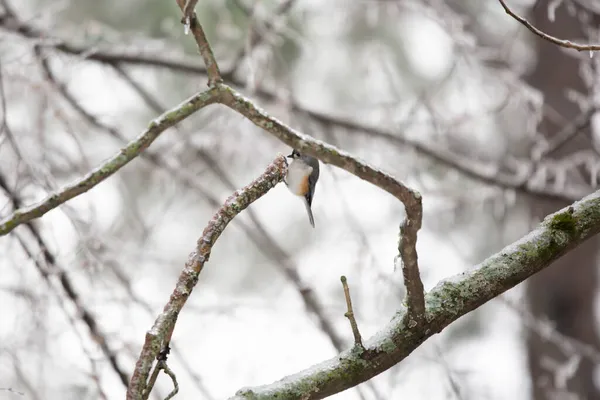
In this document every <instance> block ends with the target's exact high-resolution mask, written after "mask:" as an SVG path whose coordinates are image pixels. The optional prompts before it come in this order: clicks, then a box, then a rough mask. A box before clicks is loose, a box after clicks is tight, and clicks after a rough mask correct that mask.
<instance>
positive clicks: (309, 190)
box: [285, 150, 319, 228]
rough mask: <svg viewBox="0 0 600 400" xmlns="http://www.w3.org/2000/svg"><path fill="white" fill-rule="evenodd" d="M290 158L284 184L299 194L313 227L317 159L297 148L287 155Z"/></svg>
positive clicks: (317, 175)
mask: <svg viewBox="0 0 600 400" xmlns="http://www.w3.org/2000/svg"><path fill="white" fill-rule="evenodd" d="M287 157H288V158H291V159H292V162H291V163H290V165H289V167H288V172H287V175H286V177H285V184H286V185H287V186H288V188H289V189H290V191H291V192H292V193H294V194H295V195H296V196H301V197H302V200H304V205H305V206H306V211H307V212H308V219H309V221H310V224H311V225H312V227H313V228H314V227H315V220H314V218H313V214H312V209H311V208H310V207H311V205H312V201H313V197H314V196H315V187H316V186H317V181H318V180H319V160H317V159H316V158H314V157H311V156H307V155H303V154H300V152H299V151H298V150H294V151H292V154H290V155H289V156H287Z"/></svg>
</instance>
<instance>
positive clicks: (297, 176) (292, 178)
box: [285, 162, 312, 196]
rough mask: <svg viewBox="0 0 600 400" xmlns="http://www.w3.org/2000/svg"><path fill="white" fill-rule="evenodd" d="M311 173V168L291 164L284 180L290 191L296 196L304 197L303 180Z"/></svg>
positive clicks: (304, 185) (295, 163)
mask: <svg viewBox="0 0 600 400" xmlns="http://www.w3.org/2000/svg"><path fill="white" fill-rule="evenodd" d="M311 172H312V167H310V166H308V165H301V164H299V163H297V162H292V163H291V164H290V166H289V168H288V172H287V176H286V178H285V180H286V182H287V185H288V188H289V189H290V191H291V192H292V193H294V194H295V195H296V196H304V195H305V194H306V183H305V179H306V177H307V176H308V175H310V173H311Z"/></svg>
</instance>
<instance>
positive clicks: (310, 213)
mask: <svg viewBox="0 0 600 400" xmlns="http://www.w3.org/2000/svg"><path fill="white" fill-rule="evenodd" d="M302 200H304V205H305V206H306V212H307V213H308V219H309V221H310V224H311V225H312V227H313V228H314V227H315V219H314V218H313V213H312V209H311V208H310V204H308V201H307V200H306V199H304V198H303V199H302Z"/></svg>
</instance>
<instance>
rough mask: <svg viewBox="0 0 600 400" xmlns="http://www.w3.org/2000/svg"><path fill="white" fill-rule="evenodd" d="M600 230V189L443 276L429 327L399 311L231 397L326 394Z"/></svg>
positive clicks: (392, 359)
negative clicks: (328, 354) (317, 358)
mask: <svg viewBox="0 0 600 400" xmlns="http://www.w3.org/2000/svg"><path fill="white" fill-rule="evenodd" d="M599 232H600V191H598V192H595V193H594V194H592V195H590V196H588V197H585V198H583V199H582V200H580V201H578V202H576V203H574V204H573V205H571V206H569V207H566V208H564V209H562V210H560V211H558V212H557V213H554V214H551V215H549V216H547V217H546V218H545V219H544V221H543V222H542V223H541V224H540V225H539V226H538V227H537V228H536V229H535V230H533V231H532V232H530V233H529V234H527V235H526V236H525V237H523V238H521V239H520V240H518V241H516V242H515V243H512V244H510V245H508V246H507V247H505V248H504V249H502V250H501V251H500V252H498V253H496V254H494V255H492V256H491V257H489V258H488V259H487V260H485V261H483V262H482V263H481V264H479V265H477V266H475V267H474V268H473V269H471V270H469V271H467V272H464V273H462V274H459V275H456V276H453V277H450V278H448V279H445V280H442V281H441V282H439V283H438V284H437V285H436V287H435V288H433V289H432V290H431V291H430V292H429V293H427V295H426V296H425V302H426V305H427V315H426V319H427V330H420V331H415V330H413V329H410V327H408V326H407V324H406V323H405V321H406V320H405V315H406V311H400V312H399V313H398V314H397V315H396V316H395V317H394V318H393V319H392V320H391V321H390V323H389V324H388V325H387V326H386V327H384V328H383V329H382V330H380V331H379V332H377V333H376V334H375V335H374V336H373V337H372V338H370V339H369V340H367V341H366V342H364V347H365V349H364V351H362V352H357V351H356V350H355V349H353V350H347V351H345V352H343V353H342V354H340V355H338V356H336V357H334V358H332V359H330V360H327V361H324V362H322V363H321V364H318V365H315V366H312V367H310V368H308V369H306V370H304V371H301V372H298V373H297V374H294V375H291V376H288V377H285V378H283V379H281V380H280V381H277V382H275V383H272V384H269V385H264V386H257V387H253V388H244V389H241V390H239V391H238V392H237V393H236V395H235V396H233V397H231V399H230V400H247V399H262V400H267V399H273V400H276V399H302V400H315V399H323V398H325V397H328V396H331V395H333V394H335V393H339V392H341V391H343V390H346V389H348V388H351V387H353V386H356V385H358V384H359V383H361V382H364V381H366V380H368V379H371V378H372V377H374V376H376V375H378V374H380V373H382V372H384V371H386V370H387V369H389V368H391V367H392V366H394V365H396V364H397V363H399V362H400V361H402V360H403V359H405V358H406V357H407V356H408V355H409V354H411V353H412V352H413V351H414V350H415V349H416V348H417V347H419V346H420V345H421V344H422V343H423V342H425V340H427V339H428V338H429V337H431V336H433V335H434V334H436V333H438V332H441V331H442V330H443V329H444V328H446V327H447V326H448V325H450V324H451V323H452V322H454V321H456V320H457V319H458V318H460V317H462V316H463V315H465V314H467V313H469V312H471V311H473V310H474V309H476V308H478V307H480V306H481V305H483V304H485V303H486V302H488V301H490V300H491V299H493V298H495V297H497V296H499V295H500V294H502V293H504V292H505V291H507V290H509V289H511V288H513V287H514V286H516V285H517V284H519V283H521V282H523V281H524V280H526V279H527V278H529V277H530V276H532V275H533V274H535V273H537V272H539V271H541V270H543V269H544V268H546V267H548V266H549V265H550V264H551V263H552V262H553V261H555V260H556V259H558V258H559V257H561V256H562V255H564V254H565V253H567V252H568V251H570V250H572V249H574V248H575V247H577V246H578V245H580V244H581V243H583V242H584V241H586V240H587V239H589V238H591V237H592V236H594V235H596V234H598V233H599Z"/></svg>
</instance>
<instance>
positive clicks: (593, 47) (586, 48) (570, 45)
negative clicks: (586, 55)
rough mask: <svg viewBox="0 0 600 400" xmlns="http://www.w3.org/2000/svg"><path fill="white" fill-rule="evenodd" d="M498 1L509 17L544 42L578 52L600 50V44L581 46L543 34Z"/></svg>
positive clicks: (501, 0) (504, 3) (502, 2)
mask: <svg viewBox="0 0 600 400" xmlns="http://www.w3.org/2000/svg"><path fill="white" fill-rule="evenodd" d="M498 1H499V2H500V5H501V6H502V8H504V11H505V12H506V13H507V14H508V15H510V16H511V17H513V18H514V19H515V20H517V21H518V22H519V23H520V24H521V25H523V26H525V27H526V28H527V29H529V30H530V31H531V32H533V33H534V34H535V35H537V36H539V37H541V38H542V39H544V40H547V41H549V42H550V43H553V44H555V45H557V46H560V47H565V48H568V49H575V50H577V51H597V50H600V44H579V43H574V42H571V41H570V40H563V39H558V38H556V37H554V36H551V35H548V34H547V33H545V32H543V31H541V30H540V29H538V28H536V27H535V26H533V25H532V24H531V23H530V22H529V21H527V20H526V19H525V18H523V17H521V16H520V15H518V14H517V13H515V12H514V11H513V10H512V9H511V8H510V7H508V5H507V4H506V2H505V1H504V0H498Z"/></svg>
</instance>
